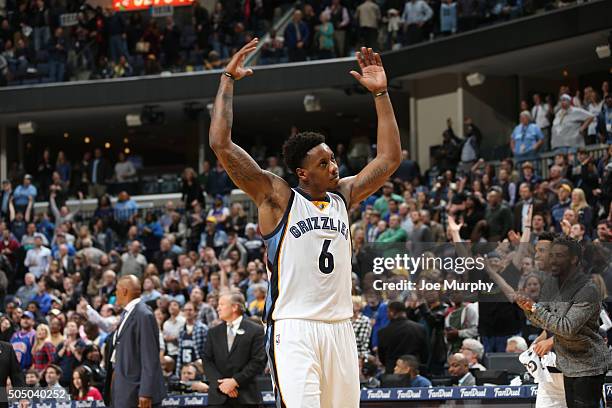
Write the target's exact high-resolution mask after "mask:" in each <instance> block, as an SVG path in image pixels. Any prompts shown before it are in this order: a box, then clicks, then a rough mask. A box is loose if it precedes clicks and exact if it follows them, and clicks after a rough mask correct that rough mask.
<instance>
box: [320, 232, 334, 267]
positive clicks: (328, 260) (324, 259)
mask: <svg viewBox="0 0 612 408" xmlns="http://www.w3.org/2000/svg"><path fill="white" fill-rule="evenodd" d="M329 244H331V239H326V240H325V241H323V248H322V249H321V255H319V270H320V271H321V272H323V273H332V271H333V270H334V256H333V255H332V254H331V253H330V252H327V250H328V249H329Z"/></svg>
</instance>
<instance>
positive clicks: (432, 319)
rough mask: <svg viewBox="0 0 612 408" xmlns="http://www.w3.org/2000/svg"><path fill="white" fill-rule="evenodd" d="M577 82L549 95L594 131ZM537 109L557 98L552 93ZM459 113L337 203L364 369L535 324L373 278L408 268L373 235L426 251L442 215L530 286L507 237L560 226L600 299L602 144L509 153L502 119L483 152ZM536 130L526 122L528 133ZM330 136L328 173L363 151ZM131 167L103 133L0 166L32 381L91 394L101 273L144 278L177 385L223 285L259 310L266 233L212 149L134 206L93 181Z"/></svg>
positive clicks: (186, 378) (2, 257) (434, 273)
mask: <svg viewBox="0 0 612 408" xmlns="http://www.w3.org/2000/svg"><path fill="white" fill-rule="evenodd" d="M606 89H607V88H602V90H603V93H604V94H606V92H607V91H606ZM567 92H568V91H567V90H566V89H564V90H562V95H565V94H567ZM586 93H587V92H585V94H586ZM589 93H590V99H588V98H587V99H586V102H584V101H583V100H582V99H581V98H579V97H578V96H576V97H573V98H572V97H571V99H572V100H571V101H569V102H567V101H566V98H565V97H563V96H562V97H561V98H560V107H559V110H558V111H557V112H563V110H566V111H567V110H569V109H576V110H580V111H582V110H583V108H582V107H581V106H582V104H583V103H587V109H589V110H590V111H591V112H593V113H592V114H590V113H588V112H589V111H588V110H587V111H586V112H587V114H584V115H585V117H586V118H592V117H594V116H595V114H596V113H597V109H602V112H604V113H603V116H602V119H601V120H603V122H600V121H599V120H600V119H598V122H597V125H596V126H595V129H604V130H607V131H608V134H607V136H604V137H603V138H602V135H600V134H598V133H594V136H595V138H596V139H597V138H600V139H601V140H605V141H607V142H608V143H609V142H610V138H609V129H610V127H609V126H608V127H602V126H601V123H605V124H609V120H610V118H609V114H608V112H609V110H610V98H609V95H606V96H605V98H604V100H605V101H606V103H608V105H605V104H604V105H603V107H602V108H600V107H595V108H593V109H590V106H591V105H592V103H591V102H593V101H594V100H596V99H597V98H596V97H593V94H595V91H593V90H592V89H591V90H589ZM585 96H586V95H585ZM539 101H540V99H539V97H534V102H535V105H534V106H533V109H532V108H531V107H529V106H527V105H525V106H523V107H522V108H524V109H523V110H524V111H526V112H534V113H533V114H531V113H530V114H529V117H531V116H533V117H535V120H536V121H535V126H538V129H539V130H540V131H541V133H545V131H546V128H547V127H546V126H540V123H539V122H538V118H539V116H538V110H539V109H540V108H541V106H542V105H540V104H539ZM564 103H569V105H567V106H565V107H564V105H563V104H564ZM548 109H550V110H551V111H553V112H554V111H555V107H554V106H550V107H548ZM606 109H607V110H606ZM559 115H561V116H562V115H563V114H559V113H557V116H559ZM567 115H571V113H567ZM600 116H601V115H600ZM529 117H528V115H527V114H522V115H521V120H522V121H525V123H521V125H519V126H525V127H527V128H528V129H529V128H530V127H531V126H532V124H531V122H530V121H527V119H528V118H529ZM560 120H563V116H562V118H561V119H560ZM565 120H567V117H566V118H565ZM555 121H556V119H554V120H552V121H551V122H552V130H551V132H550V134H551V139H550V140H551V142H553V143H554V141H555V140H556V139H555V137H556V136H555V134H556V133H555V132H558V131H557V130H555ZM587 122H588V123H587ZM576 123H578V127H580V126H582V128H583V130H585V132H584V136H583V139H582V140H584V137H588V136H590V135H593V134H592V133H589V132H588V129H590V128H589V127H590V126H591V125H593V122H592V121H588V120H587V119H584V118H580V119H576ZM464 125H465V131H464V135H465V137H464V138H459V137H457V136H455V134H454V132H453V131H452V123H451V122H450V121H449V123H448V129H447V130H446V131H445V132H444V135H445V136H444V144H443V145H442V146H441V147H440V149H441V151H443V152H445V153H443V154H438V155H434V156H433V157H432V160H433V162H432V167H431V168H429V169H428V170H427V171H426V172H424V173H422V172H421V170H420V168H419V166H418V164H417V163H416V162H415V161H414V160H411V159H410V156H409V153H408V152H407V151H404V152H403V160H402V162H401V165H400V167H399V169H398V170H397V172H396V174H394V176H393V177H392V178H390V179H389V180H388V181H387V182H386V183H385V185H384V186H383V187H382V188H381V190H380V192H378V193H377V194H375V195H373V196H371V197H369V198H368V199H366V200H365V201H364V202H363V203H361V205H359V206H358V207H356V208H353V209H351V212H350V217H351V222H352V226H351V237H352V241H353V243H352V250H353V256H352V269H353V289H352V291H353V293H352V294H353V305H354V308H353V310H354V315H353V318H352V322H353V327H354V329H355V334H356V339H357V346H358V350H359V356H360V364H361V376H362V378H361V382H362V386H363V387H378V386H402V387H411V386H427V385H430V384H431V383H432V380H433V381H434V383H435V380H436V378H438V377H440V376H448V377H450V378H451V381H452V382H453V383H454V384H460V385H471V384H474V382H475V378H474V376H473V375H472V373H474V371H475V370H477V371H480V370H485V369H486V368H485V366H484V360H483V356H485V355H486V354H487V353H491V352H508V353H514V352H520V351H524V350H525V349H526V347H527V346H528V345H529V344H530V343H531V342H533V341H534V339H535V337H536V336H537V335H538V334H539V330H538V329H537V328H536V327H534V326H532V325H531V324H530V323H529V321H528V320H526V319H525V316H524V315H523V313H522V312H520V310H519V309H518V308H517V306H516V305H513V304H512V303H510V302H507V301H505V300H504V299H503V297H501V298H500V297H499V293H498V294H481V295H479V296H474V294H473V293H472V294H470V293H463V292H461V291H457V292H449V291H443V290H423V291H416V292H414V291H396V290H388V289H385V290H374V286H373V282H374V280H376V279H381V280H382V281H384V282H398V281H399V280H401V279H404V278H406V277H407V276H408V275H407V274H406V272H405V271H401V270H399V271H387V272H385V273H383V274H382V275H376V274H374V273H373V270H372V257H373V256H374V255H373V254H374V253H375V252H373V251H374V249H373V248H375V247H376V245H377V244H380V243H385V244H393V245H391V246H390V247H393V248H397V247H399V248H402V249H403V250H409V251H410V252H411V253H413V254H423V255H424V256H426V257H427V256H430V255H431V254H434V253H436V254H439V251H441V250H442V251H448V246H442V247H440V246H437V245H436V244H444V243H448V242H451V240H452V239H453V234H454V233H456V234H457V235H456V236H458V237H460V238H459V239H461V240H464V241H469V242H472V243H480V244H484V246H483V248H486V253H487V254H488V256H489V259H490V262H491V264H492V265H493V267H494V268H495V269H496V270H497V271H500V273H501V274H502V275H503V276H504V278H505V279H506V280H507V281H508V282H509V284H511V285H512V286H513V287H514V288H515V289H518V290H523V291H524V292H525V293H527V294H528V295H529V296H530V297H531V298H532V299H534V300H537V298H538V295H539V291H540V287H541V284H542V273H541V270H540V269H539V268H540V266H539V265H538V260H537V254H534V252H533V247H531V249H529V248H528V249H527V250H524V249H521V244H528V245H529V244H532V245H533V244H535V243H536V242H537V240H538V239H539V237H541V236H550V234H558V235H564V236H568V237H571V238H572V239H574V240H576V241H578V242H579V243H580V244H581V245H582V247H583V255H584V257H583V258H584V259H587V260H588V261H586V262H584V263H583V265H582V267H583V269H584V270H585V272H587V273H589V274H592V275H593V277H594V280H595V281H596V282H598V283H599V285H600V287H601V290H602V301H604V300H606V301H608V299H607V294H606V293H607V289H610V288H611V285H612V264H611V263H610V260H611V259H612V257H611V252H610V251H611V250H612V247H611V246H610V245H609V244H610V243H611V242H612V211H610V209H611V198H612V145H610V147H609V148H608V149H607V151H606V152H605V153H604V154H603V155H599V156H597V157H595V156H593V155H592V153H590V152H589V151H587V150H585V149H584V148H582V147H581V145H582V143H578V142H576V140H577V139H576V138H572V137H570V138H569V139H568V140H570V144H569V145H562V146H554V145H553V146H552V147H553V148H556V147H567V148H569V149H567V150H563V149H561V150H558V151H557V154H556V155H554V157H552V158H551V159H550V160H549V161H546V160H542V159H539V158H538V157H537V156H534V157H531V156H530V157H528V158H527V159H528V160H526V157H525V156H521V154H527V153H528V152H529V149H527V148H525V149H520V148H519V149H518V150H517V144H518V143H519V142H520V143H523V142H524V141H520V140H518V139H519V138H518V136H520V135H521V132H520V131H515V132H514V133H513V140H514V146H513V147H514V149H513V150H514V153H515V156H514V158H512V157H510V158H506V159H504V160H502V161H501V163H500V165H499V166H498V167H494V166H493V165H491V164H490V163H486V162H484V161H483V160H481V159H479V158H480V155H479V150H478V145H479V141H480V138H481V134H480V130H479V128H478V126H477V124H475V123H473V121H471V120H470V119H469V118H468V119H467V120H466V121H465V123H464ZM293 131H297V129H294V130H293ZM530 132H531V131H530ZM595 132H597V130H596V131H595ZM533 134H538V131H536V130H533ZM539 140H540V138H539V137H538V136H536V137H535V139H534V143H533V144H536V143H538V142H539ZM542 145H544V143H542ZM335 152H336V158H337V162H338V165H339V167H340V174H341V176H348V175H351V174H355V173H356V172H357V171H358V170H359V169H361V168H363V166H364V165H365V164H366V163H367V162H368V160H369V159H371V157H372V155H373V152H372V151H371V146H370V144H369V141H368V140H367V139H364V140H361V139H358V138H356V139H355V140H353V141H352V143H351V146H350V148H348V149H347V147H345V146H344V145H342V144H340V145H337V146H336V147H335ZM267 153H268V152H267V151H266V147H265V146H261V145H259V144H257V145H255V146H253V147H252V148H251V149H250V154H251V155H252V157H253V158H255V160H257V161H258V162H259V163H260V165H261V166H262V167H265V168H266V169H267V170H269V171H271V172H273V173H275V174H277V175H279V176H280V177H285V178H286V179H287V180H289V181H290V182H295V179H293V178H292V175H291V174H289V173H288V172H287V171H286V170H285V168H284V167H283V166H282V164H281V163H280V162H279V159H278V158H277V157H274V156H272V157H267ZM517 153H518V154H517ZM531 159H536V160H535V161H533V160H531ZM517 162H518V163H519V165H517ZM53 163H55V164H53ZM536 163H539V164H536ZM129 167H130V166H129V165H127V164H126V161H125V160H124V158H123V159H122V160H121V161H120V162H119V163H118V164H117V165H116V166H115V169H114V170H115V171H114V174H115V175H114V176H113V169H112V167H111V165H110V164H109V163H108V162H107V161H106V160H105V159H104V158H103V157H102V151H101V150H96V151H94V154H93V155H91V154H90V153H86V154H85V158H84V159H83V162H82V163H80V164H79V165H74V167H73V166H72V165H71V164H69V161H68V160H67V159H66V157H65V156H64V155H63V154H62V153H58V154H57V160H55V161H53V160H52V159H51V155H50V152H49V151H46V152H45V154H44V155H43V163H41V164H40V166H38V173H36V175H35V177H34V179H35V181H36V183H35V184H36V185H37V186H38V187H35V186H34V184H33V183H32V176H31V175H26V176H24V177H23V180H22V182H21V183H20V184H19V185H17V186H16V188H14V189H13V188H12V184H11V182H10V181H8V180H7V181H4V182H3V183H2V192H0V311H1V312H2V315H1V317H0V340H4V341H10V342H11V343H12V345H13V347H14V350H15V352H16V353H17V356H18V360H19V363H20V365H21V368H22V369H23V370H24V372H25V373H26V374H27V382H28V384H29V385H31V386H34V385H36V384H46V385H49V386H56V384H60V385H61V386H65V387H70V388H71V390H72V395H73V397H74V398H76V399H87V398H91V399H100V398H102V394H103V393H104V389H103V387H104V378H105V363H104V360H105V340H106V339H107V338H108V334H109V333H110V332H112V330H113V329H114V327H115V326H116V324H117V322H118V319H119V313H120V310H117V308H116V307H115V306H114V304H115V300H116V297H115V289H116V284H117V280H118V279H119V278H120V277H122V276H125V275H129V274H132V275H135V276H137V277H138V278H139V279H140V280H141V282H142V290H143V292H142V296H141V297H142V300H143V301H144V302H147V304H149V305H150V306H151V307H152V308H153V309H154V310H155V316H156V319H157V322H158V325H159V329H160V340H161V348H162V349H161V350H160V358H161V359H162V366H163V368H164V375H165V377H166V378H167V381H168V385H169V387H170V389H171V390H173V391H175V392H196V391H197V392H205V391H206V390H207V389H208V388H207V387H208V384H207V383H206V373H205V372H203V370H202V365H201V360H202V353H203V350H204V346H205V342H206V333H207V331H208V329H209V328H211V327H214V326H215V325H217V324H219V322H220V320H219V317H218V315H217V306H218V304H217V302H218V299H219V295H220V294H221V293H224V292H225V291H237V292H241V293H242V294H243V295H244V297H245V304H244V309H245V310H247V311H248V315H249V318H250V319H253V320H255V321H259V319H260V317H261V316H262V314H263V311H264V307H265V299H266V295H267V290H268V286H267V279H268V275H267V272H266V267H265V256H264V248H265V247H264V241H263V239H262V237H261V235H260V233H259V230H258V226H257V224H255V223H254V222H255V221H256V220H255V219H249V217H248V216H247V214H246V213H245V211H244V209H243V208H242V206H241V205H240V204H239V203H233V204H230V199H229V193H230V191H231V189H232V183H231V180H230V179H229V177H228V175H227V173H226V172H225V171H224V169H223V167H222V165H221V164H220V163H219V162H217V163H216V164H215V165H214V166H211V165H210V164H209V163H208V162H206V163H205V164H204V166H203V168H202V169H201V172H200V173H197V172H196V171H195V170H193V169H189V168H188V169H186V170H185V171H184V174H183V190H182V191H183V194H182V201H181V202H180V203H174V202H168V203H167V204H166V205H165V207H164V208H162V209H157V210H156V209H151V210H146V209H145V210H143V209H139V208H138V205H137V204H136V202H135V201H134V200H133V199H131V198H130V196H129V195H128V194H127V193H126V192H121V193H120V194H119V196H118V200H117V201H116V202H114V203H113V202H111V200H110V199H109V196H108V195H107V194H106V190H105V187H106V185H105V181H107V180H111V179H112V178H113V177H115V178H119V179H122V178H129V177H132V176H133V172H132V171H131V170H130V169H129ZM544 169H546V170H547V171H546V172H544V171H543V170H544ZM72 183H76V184H77V185H76V186H75V185H73V184H72ZM79 193H80V194H79ZM68 194H75V195H80V196H81V197H82V196H84V195H88V196H90V197H97V198H99V203H98V207H97V209H96V210H95V212H94V213H93V215H85V214H83V213H81V212H79V208H77V207H73V208H69V207H68V206H66V204H65V203H66V198H67V196H68ZM41 198H42V199H44V200H47V199H48V201H49V209H48V210H44V211H34V209H33V204H34V203H35V202H36V200H39V199H41ZM547 234H548V235H547ZM487 243H489V244H490V245H491V246H487V245H486V244H487ZM440 248H443V249H440ZM451 249H452V248H451ZM483 250H484V249H483ZM437 251H438V252H437ZM451 252H452V251H451ZM466 275H467V274H466ZM464 277H465V275H464ZM414 279H416V280H418V281H419V282H420V281H424V282H440V281H442V280H444V279H446V280H452V279H458V278H457V274H456V273H455V272H454V271H452V270H436V269H425V270H419V271H417V274H416V275H414ZM465 279H467V278H466V277H465ZM605 316H607V314H605ZM500 317H503V318H500ZM602 319H603V316H602ZM604 320H605V319H604ZM608 321H609V320H608ZM187 326H188V327H189V337H188V338H186V337H185V336H186V329H185V327H187ZM610 326H612V325H610ZM609 328H610V327H607V329H609ZM262 330H263V327H262ZM187 348H188V349H189V352H187V353H186V352H184V350H185V349H187ZM106 357H108V356H106ZM477 376H478V375H477V373H476V377H477ZM181 384H182V385H181Z"/></svg>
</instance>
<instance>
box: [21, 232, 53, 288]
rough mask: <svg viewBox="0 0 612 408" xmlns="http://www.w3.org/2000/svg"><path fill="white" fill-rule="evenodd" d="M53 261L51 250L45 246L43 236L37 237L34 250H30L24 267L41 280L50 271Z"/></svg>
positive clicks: (35, 237)
mask: <svg viewBox="0 0 612 408" xmlns="http://www.w3.org/2000/svg"><path fill="white" fill-rule="evenodd" d="M51 259H52V257H51V250H49V248H47V247H44V246H43V239H42V236H41V234H39V235H35V236H34V248H32V249H30V250H28V252H27V254H26V258H25V261H24V265H25V266H26V268H28V271H29V272H30V273H32V274H33V275H34V276H35V277H36V278H37V279H39V278H40V277H41V276H43V274H44V273H45V272H47V270H48V269H49V265H50V264H51Z"/></svg>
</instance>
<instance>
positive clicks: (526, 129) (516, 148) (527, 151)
mask: <svg viewBox="0 0 612 408" xmlns="http://www.w3.org/2000/svg"><path fill="white" fill-rule="evenodd" d="M519 122H520V123H519V124H518V125H517V126H516V127H515V128H514V131H513V132H512V136H511V138H510V148H511V149H512V153H514V159H515V163H516V164H517V165H518V164H519V163H522V162H524V161H527V160H534V159H535V158H536V154H537V152H538V150H539V149H540V147H541V146H542V145H543V144H544V134H543V133H542V131H541V130H540V128H539V127H538V125H536V124H535V123H532V122H531V113H529V111H522V112H521V114H520V115H519Z"/></svg>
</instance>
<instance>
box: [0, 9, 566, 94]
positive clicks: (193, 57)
mask: <svg viewBox="0 0 612 408" xmlns="http://www.w3.org/2000/svg"><path fill="white" fill-rule="evenodd" d="M209 3H210V4H209ZM571 3H572V2H571V1H570V2H563V1H559V0H555V1H553V0H529V1H518V0H495V1H484V0H444V1H441V0H427V1H425V0H408V1H405V0H363V1H358V0H305V1H303V2H297V3H295V12H294V14H293V17H292V19H291V21H289V23H288V24H287V26H286V28H285V29H284V31H283V32H280V33H279V32H276V31H274V30H273V21H274V17H275V16H278V15H279V14H281V13H282V11H281V10H286V9H287V7H290V6H292V5H293V4H294V2H292V1H290V0H276V1H272V0H270V1H261V0H254V1H238V0H232V1H223V2H216V3H213V2H207V3H206V4H207V6H208V8H206V7H204V6H203V5H202V4H203V3H201V2H200V1H195V2H194V3H193V6H191V7H176V8H175V10H174V15H172V16H165V17H152V16H151V15H150V13H146V12H144V11H131V12H117V11H115V10H114V9H113V8H112V7H107V8H104V9H103V8H101V7H97V8H93V7H91V6H89V5H88V4H87V2H86V1H84V0H78V1H65V0H53V1H50V0H31V1H28V0H8V1H6V2H3V3H2V5H0V86H2V85H6V84H7V83H10V84H34V83H39V82H61V81H66V80H87V79H101V78H121V77H129V76H133V75H153V74H159V73H161V72H184V71H194V70H208V69H218V68H222V67H223V65H224V63H225V61H226V60H227V59H228V58H229V57H231V56H232V55H233V53H234V52H236V50H238V49H240V47H242V46H243V45H244V44H246V43H248V42H249V41H250V40H251V39H252V38H253V37H254V36H259V37H261V38H263V36H264V35H266V34H269V36H268V37H266V39H265V41H264V43H263V47H262V52H261V56H260V61H259V63H261V64H270V63H278V62H286V61H304V60H307V59H323V58H333V57H342V56H346V55H347V54H348V53H349V52H350V51H351V50H352V49H354V48H355V47H356V46H361V45H367V46H370V47H374V48H376V49H382V50H385V49H396V48H399V47H402V46H408V45H413V44H416V43H419V42H421V41H423V40H425V39H433V38H434V37H439V36H446V35H450V34H454V33H456V32H460V31H466V30H470V29H473V28H476V27H479V26H482V25H488V24H492V23H495V22H498V21H506V20H508V19H511V18H516V17H520V16H524V15H529V14H533V13H534V12H536V11H538V10H548V9H553V8H557V7H562V6H564V5H567V4H571ZM212 4H214V5H212Z"/></svg>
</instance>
